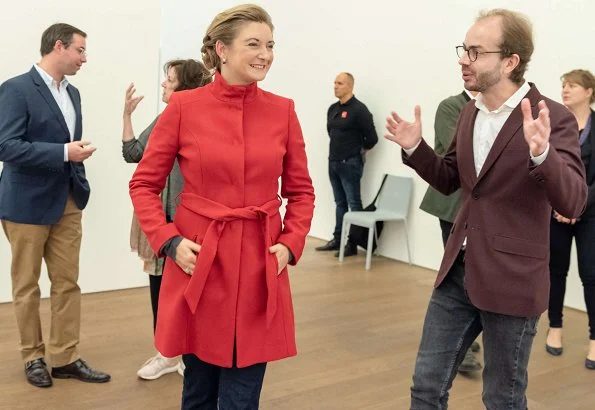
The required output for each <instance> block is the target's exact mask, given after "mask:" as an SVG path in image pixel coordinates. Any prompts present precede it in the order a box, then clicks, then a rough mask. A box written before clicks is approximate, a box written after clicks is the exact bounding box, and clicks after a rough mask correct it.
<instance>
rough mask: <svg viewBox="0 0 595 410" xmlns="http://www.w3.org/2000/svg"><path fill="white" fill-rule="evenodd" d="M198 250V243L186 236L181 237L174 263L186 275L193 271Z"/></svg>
mask: <svg viewBox="0 0 595 410" xmlns="http://www.w3.org/2000/svg"><path fill="white" fill-rule="evenodd" d="M198 252H200V245H199V244H197V243H194V242H192V241H191V240H189V239H186V238H184V239H182V242H180V244H179V245H178V247H177V248H176V263H177V264H178V266H179V267H180V268H181V269H182V270H183V271H184V272H186V273H187V274H188V275H192V272H194V268H195V266H196V254H197V253H198Z"/></svg>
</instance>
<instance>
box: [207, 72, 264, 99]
mask: <svg viewBox="0 0 595 410" xmlns="http://www.w3.org/2000/svg"><path fill="white" fill-rule="evenodd" d="M258 91H259V90H258V86H257V85H256V82H254V83H252V84H248V85H229V84H228V83H227V81H225V79H223V77H222V76H221V74H220V73H219V72H215V81H214V82H213V86H212V88H211V92H212V93H213V95H214V96H215V98H217V99H218V100H221V101H225V102H235V103H249V102H251V101H254V99H255V98H256V96H257V95H258Z"/></svg>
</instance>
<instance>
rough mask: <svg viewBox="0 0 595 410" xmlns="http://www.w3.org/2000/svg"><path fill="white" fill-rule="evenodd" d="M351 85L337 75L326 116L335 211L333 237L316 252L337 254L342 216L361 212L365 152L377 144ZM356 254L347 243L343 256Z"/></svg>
mask: <svg viewBox="0 0 595 410" xmlns="http://www.w3.org/2000/svg"><path fill="white" fill-rule="evenodd" d="M353 82H354V81H353V76H352V75H351V74H349V73H340V74H339V75H338V76H337V78H335V97H337V98H338V99H339V101H337V102H336V103H334V104H333V105H331V106H330V107H329V109H328V113H327V124H326V128H327V131H328V135H329V137H330V148H329V177H330V180H331V185H332V187H333V195H334V196H335V203H336V207H337V208H336V213H335V216H336V221H335V231H334V232H333V238H332V239H331V240H330V241H328V242H327V243H326V244H324V245H322V246H319V247H318V248H316V250H317V251H338V250H339V247H340V243H341V228H342V225H343V215H345V213H346V212H347V211H348V210H351V211H361V210H362V209H363V208H362V199H361V195H360V180H361V177H362V174H363V172H364V157H365V153H366V151H368V150H369V149H371V148H372V147H373V146H374V145H376V143H377V142H378V136H377V135H376V129H375V128H374V121H373V119H372V114H371V113H370V111H368V108H367V107H366V106H365V105H364V104H363V103H362V102H361V101H359V100H358V99H357V98H355V96H354V95H353ZM338 254H339V253H338V252H337V253H336V254H335V256H338ZM355 254H357V245H355V244H354V243H352V242H350V241H347V245H346V246H345V255H344V256H351V255H355Z"/></svg>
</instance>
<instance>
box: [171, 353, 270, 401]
mask: <svg viewBox="0 0 595 410" xmlns="http://www.w3.org/2000/svg"><path fill="white" fill-rule="evenodd" d="M182 359H183V360H184V364H185V365H186V370H185V371H184V387H183V390H182V410H217V409H219V410H256V409H258V403H259V401H260V391H261V389H262V382H263V380H264V372H265V370H266V363H258V364H254V365H252V366H248V367H243V368H241V369H238V368H237V367H236V366H235V365H234V366H233V367H232V368H230V369H228V368H225V367H219V366H215V365H213V364H209V363H206V362H203V361H202V360H200V359H199V358H198V357H196V356H195V355H193V354H185V355H182Z"/></svg>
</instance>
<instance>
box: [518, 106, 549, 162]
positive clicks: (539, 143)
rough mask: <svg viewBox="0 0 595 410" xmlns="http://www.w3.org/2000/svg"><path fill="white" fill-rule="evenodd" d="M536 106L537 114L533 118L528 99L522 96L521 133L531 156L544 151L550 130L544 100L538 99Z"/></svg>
mask: <svg viewBox="0 0 595 410" xmlns="http://www.w3.org/2000/svg"><path fill="white" fill-rule="evenodd" d="M538 107H539V114H538V115H537V118H536V119H533V114H532V113H531V103H530V102H529V99H528V98H523V101H521V110H522V112H523V134H524V135H525V141H527V144H528V145H529V151H530V152H531V155H532V156H533V157H538V156H540V155H541V154H543V153H544V152H545V150H546V148H547V144H548V143H549V141H550V133H551V131H552V128H551V126H550V110H549V109H548V108H547V105H546V104H545V101H543V100H542V101H539V104H538Z"/></svg>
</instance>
